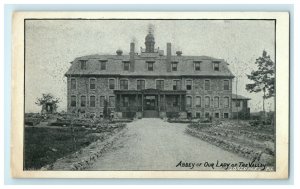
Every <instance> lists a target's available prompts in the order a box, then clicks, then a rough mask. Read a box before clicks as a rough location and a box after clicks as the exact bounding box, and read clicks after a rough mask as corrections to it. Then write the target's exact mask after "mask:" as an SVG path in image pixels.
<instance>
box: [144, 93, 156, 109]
mask: <svg viewBox="0 0 300 189" xmlns="http://www.w3.org/2000/svg"><path fill="white" fill-rule="evenodd" d="M156 108H157V96H155V95H147V96H145V110H156Z"/></svg>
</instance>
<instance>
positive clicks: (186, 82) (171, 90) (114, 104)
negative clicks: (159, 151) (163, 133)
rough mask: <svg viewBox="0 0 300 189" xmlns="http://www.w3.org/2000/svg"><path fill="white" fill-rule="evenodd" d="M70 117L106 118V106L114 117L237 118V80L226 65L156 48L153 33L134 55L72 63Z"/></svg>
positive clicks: (95, 57) (119, 53)
mask: <svg viewBox="0 0 300 189" xmlns="http://www.w3.org/2000/svg"><path fill="white" fill-rule="evenodd" d="M65 76H66V77H67V95H68V107H67V109H68V112H69V113H76V114H80V115H86V116H97V117H101V116H103V110H104V106H105V103H106V102H108V103H107V104H108V108H109V109H110V112H111V113H112V116H114V117H116V118H123V117H135V116H136V117H166V116H169V115H171V114H174V113H176V114H177V115H178V116H180V117H182V118H187V117H190V118H192V117H196V118H210V117H213V118H217V119H219V118H225V119H226V118H231V117H232V79H233V78H234V75H233V74H232V73H231V72H230V70H229V68H228V64H227V63H226V62H225V61H224V60H223V59H217V58H212V57H208V56H183V55H182V52H181V51H176V52H175V54H174V53H172V47H171V43H167V49H166V54H165V53H164V51H163V50H160V49H159V48H155V38H154V36H153V34H152V33H149V34H148V35H147V36H146V38H145V48H141V49H140V51H139V52H137V51H136V48H135V43H130V53H129V55H124V54H123V52H122V51H121V50H117V51H116V54H115V55H89V56H83V57H78V58H76V59H75V60H74V61H72V62H71V66H70V68H69V70H68V71H67V73H66V74H65Z"/></svg>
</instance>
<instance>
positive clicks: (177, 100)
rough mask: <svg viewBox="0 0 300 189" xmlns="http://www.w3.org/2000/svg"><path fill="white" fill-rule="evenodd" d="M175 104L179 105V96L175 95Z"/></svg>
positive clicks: (175, 105)
mask: <svg viewBox="0 0 300 189" xmlns="http://www.w3.org/2000/svg"><path fill="white" fill-rule="evenodd" d="M173 106H174V107H177V106H179V96H174V101H173Z"/></svg>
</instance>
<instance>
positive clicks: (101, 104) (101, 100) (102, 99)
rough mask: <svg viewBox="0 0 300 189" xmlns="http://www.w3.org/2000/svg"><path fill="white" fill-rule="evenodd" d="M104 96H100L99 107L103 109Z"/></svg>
mask: <svg viewBox="0 0 300 189" xmlns="http://www.w3.org/2000/svg"><path fill="white" fill-rule="evenodd" d="M104 101H105V96H100V107H104Z"/></svg>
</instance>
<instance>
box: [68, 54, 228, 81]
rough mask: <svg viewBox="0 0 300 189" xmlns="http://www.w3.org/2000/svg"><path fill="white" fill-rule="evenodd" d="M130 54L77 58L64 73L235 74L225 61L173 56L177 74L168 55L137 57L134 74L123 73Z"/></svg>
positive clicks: (135, 74)
mask: <svg viewBox="0 0 300 189" xmlns="http://www.w3.org/2000/svg"><path fill="white" fill-rule="evenodd" d="M129 59H130V57H129V55H98V54H95V55H88V56H82V57H78V58H76V59H75V60H74V61H72V62H71V64H72V65H71V67H70V68H69V70H68V71H67V73H66V74H65V75H66V76H72V75H82V76H88V75H122V76H212V77H230V78H233V77H234V75H233V74H232V73H231V71H230V70H229V69H228V66H227V63H226V62H225V61H224V60H223V59H216V58H212V57H209V56H171V62H178V66H177V71H173V72H172V71H171V72H167V65H166V64H167V58H166V56H159V55H157V56H145V55H143V54H139V55H137V54H136V55H135V56H134V59H135V69H134V72H130V71H124V70H123V62H124V61H129ZM80 60H87V69H86V70H82V69H81V68H80ZM103 60H105V61H107V66H106V70H100V61H103ZM146 61H154V62H155V63H154V71H148V70H147V64H146V63H145V62H146ZM194 61H201V71H195V70H194ZM213 61H218V62H220V63H219V67H220V68H219V69H220V71H214V70H213V65H212V62H213Z"/></svg>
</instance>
